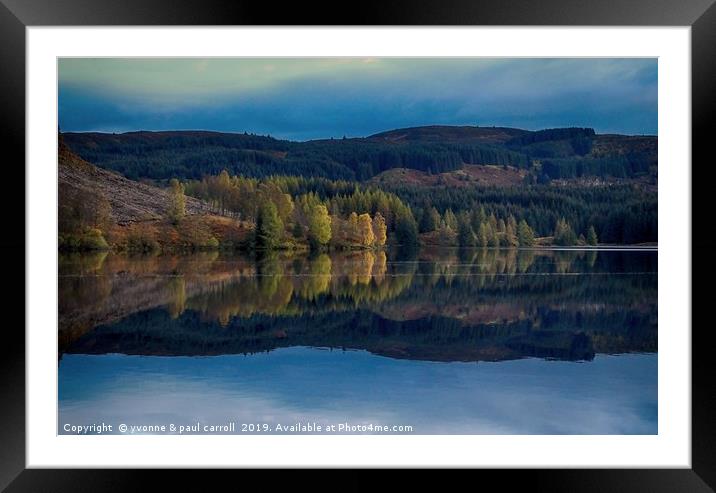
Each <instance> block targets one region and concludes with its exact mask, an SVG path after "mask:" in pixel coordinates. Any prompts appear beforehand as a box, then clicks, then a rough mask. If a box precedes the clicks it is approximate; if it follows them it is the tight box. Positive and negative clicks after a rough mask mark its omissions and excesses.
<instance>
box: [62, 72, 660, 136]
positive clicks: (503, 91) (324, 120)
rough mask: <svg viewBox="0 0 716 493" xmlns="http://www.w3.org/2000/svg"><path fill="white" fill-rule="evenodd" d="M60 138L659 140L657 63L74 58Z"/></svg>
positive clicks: (66, 75) (65, 75) (66, 78)
mask: <svg viewBox="0 0 716 493" xmlns="http://www.w3.org/2000/svg"><path fill="white" fill-rule="evenodd" d="M58 70H59V87H58V94H59V124H60V128H61V130H62V131H79V132H83V131H103V132H127V131H134V130H177V129H204V130H218V131H228V132H244V131H247V132H250V133H257V134H262V135H264V134H270V135H272V136H274V137H278V138H288V139H293V140H307V139H315V138H327V137H342V136H344V135H345V136H348V137H361V136H366V135H370V134H373V133H376V132H380V131H383V130H389V129H393V128H401V127H409V126H418V125H431V124H432V125H436V124H440V125H483V126H490V125H496V126H510V127H519V128H525V129H531V130H536V129H541V128H552V127H566V126H580V127H593V128H594V129H595V130H596V131H597V132H598V133H625V134H653V135H655V134H656V133H657V60H656V59H634V58H629V59H595V58H581V59H547V58H544V59H534V58H532V59H529V58H512V59H505V58H502V59H497V58H492V59H490V58H481V59H480V58H293V59H281V58H206V59H202V58H165V59H161V58H141V59H139V58H134V59H132V58H69V59H68V58H65V59H60V60H59V62H58Z"/></svg>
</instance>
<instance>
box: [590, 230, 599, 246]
mask: <svg viewBox="0 0 716 493" xmlns="http://www.w3.org/2000/svg"><path fill="white" fill-rule="evenodd" d="M598 242H599V241H598V240H597V232H596V231H595V230H594V226H589V230H588V231H587V243H588V244H590V245H593V246H594V245H596V244H597V243H598Z"/></svg>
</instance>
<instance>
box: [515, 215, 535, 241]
mask: <svg viewBox="0 0 716 493" xmlns="http://www.w3.org/2000/svg"><path fill="white" fill-rule="evenodd" d="M517 242H518V243H519V245H520V246H521V247H531V246H533V245H534V244H535V235H534V232H533V231H532V228H530V226H529V224H527V221H525V220H524V219H522V220H521V221H520V223H519V224H518V225H517Z"/></svg>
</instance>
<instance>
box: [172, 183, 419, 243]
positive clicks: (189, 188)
mask: <svg viewBox="0 0 716 493" xmlns="http://www.w3.org/2000/svg"><path fill="white" fill-rule="evenodd" d="M183 186H184V188H185V190H186V193H187V194H188V195H190V196H193V197H196V198H198V199H201V200H203V201H205V202H206V203H208V204H209V205H210V207H211V211H212V212H214V213H217V214H224V215H229V216H230V217H233V218H235V219H237V220H239V221H245V222H248V223H250V224H253V225H254V227H253V229H254V231H255V233H254V235H253V237H252V238H251V241H252V243H251V244H248V245H247V244H246V242H244V244H243V245H241V246H242V247H248V248H256V249H277V248H297V247H300V246H302V245H307V246H309V247H310V248H312V249H323V248H328V247H333V248H339V249H340V248H379V247H383V246H384V245H386V244H387V243H389V242H390V243H393V244H400V245H417V243H418V230H417V224H416V222H415V218H414V216H413V214H412V211H411V210H410V208H409V207H408V206H407V205H405V204H404V203H403V202H402V201H401V200H400V199H399V198H398V197H397V196H396V195H394V194H391V193H387V192H384V191H382V190H377V189H369V190H363V189H361V188H360V187H359V186H358V185H357V184H349V183H347V182H330V181H327V180H325V179H307V178H298V177H290V176H288V177H287V176H272V177H269V178H265V179H256V178H247V177H243V176H230V175H229V173H228V171H226V170H224V171H222V172H221V173H220V174H219V175H217V176H205V177H204V178H202V179H201V180H193V181H189V182H187V183H186V184H184V185H183Z"/></svg>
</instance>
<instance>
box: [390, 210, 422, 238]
mask: <svg viewBox="0 0 716 493" xmlns="http://www.w3.org/2000/svg"><path fill="white" fill-rule="evenodd" d="M395 239H396V241H397V242H398V244H400V245H405V246H415V245H417V244H418V225H417V224H416V223H415V218H414V217H413V214H412V213H411V212H410V209H403V210H401V211H400V212H399V213H397V214H396V217H395Z"/></svg>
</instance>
